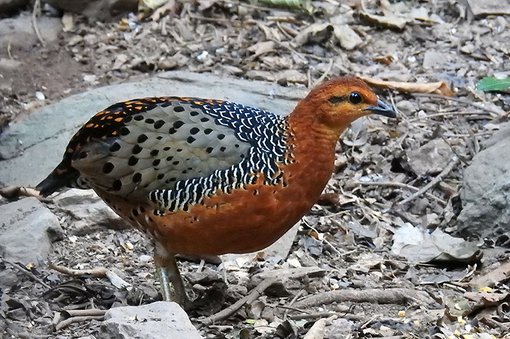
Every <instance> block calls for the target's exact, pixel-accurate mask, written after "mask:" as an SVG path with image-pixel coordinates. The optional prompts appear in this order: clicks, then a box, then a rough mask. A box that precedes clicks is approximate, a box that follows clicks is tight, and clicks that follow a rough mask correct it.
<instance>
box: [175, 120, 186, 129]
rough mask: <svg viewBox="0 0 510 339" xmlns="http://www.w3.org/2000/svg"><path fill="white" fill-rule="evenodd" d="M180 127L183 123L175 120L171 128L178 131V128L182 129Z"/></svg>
mask: <svg viewBox="0 0 510 339" xmlns="http://www.w3.org/2000/svg"><path fill="white" fill-rule="evenodd" d="M182 125H184V122H182V121H180V120H177V121H176V122H174V123H173V125H172V126H173V127H174V128H175V129H179V128H180V127H182Z"/></svg>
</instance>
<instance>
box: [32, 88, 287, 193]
mask: <svg viewBox="0 0 510 339" xmlns="http://www.w3.org/2000/svg"><path fill="white" fill-rule="evenodd" d="M275 119H278V118H276V117H275V115H274V114H272V113H269V112H267V111H263V110H260V109H256V108H252V107H248V106H243V105H239V104H235V103H230V102H225V101H219V100H204V99H196V98H180V97H163V98H145V99H138V100H131V101H126V102H122V103H118V104H115V105H113V106H110V107H109V108H107V109H105V110H104V111H101V112H99V113H97V114H96V115H95V116H94V117H92V118H91V119H90V120H89V121H88V122H87V123H86V124H85V125H84V126H83V127H82V128H81V129H80V130H79V131H78V132H77V133H76V134H75V135H74V137H73V138H72V139H71V141H70V143H69V145H68V147H67V151H66V153H65V155H64V159H63V161H62V163H61V164H60V165H59V166H58V167H57V168H56V169H55V171H54V173H55V172H56V171H59V172H60V173H63V174H65V172H66V171H67V172H68V173H67V174H68V176H69V173H73V172H77V173H78V174H79V177H78V178H75V179H76V180H75V181H77V182H85V183H86V184H87V185H88V186H90V187H95V188H99V189H101V190H102V191H105V192H109V193H112V194H118V195H122V196H126V197H129V196H131V197H133V198H136V197H144V198H146V197H147V195H148V193H149V192H150V191H153V190H155V189H169V190H171V189H173V188H174V187H175V184H176V183H177V182H179V181H182V180H186V179H191V178H197V177H205V176H208V175H210V174H211V173H213V172H214V171H217V170H223V169H226V168H229V167H231V166H233V165H235V164H238V163H239V162H240V161H242V159H243V158H245V157H247V156H248V154H249V150H250V148H252V147H253V146H254V145H256V143H257V141H256V140H255V139H256V138H257V135H259V134H260V133H255V132H257V129H259V127H260V126H263V125H264V124H266V123H268V122H271V121H275ZM254 131H255V132H254ZM59 168H60V169H59ZM75 174H76V173H75ZM50 176H51V175H50ZM39 186H41V187H43V188H44V186H45V185H44V181H43V182H42V183H41V184H40V185H39ZM46 186H48V185H46ZM46 191H47V192H48V191H50V190H49V189H47V190H46Z"/></svg>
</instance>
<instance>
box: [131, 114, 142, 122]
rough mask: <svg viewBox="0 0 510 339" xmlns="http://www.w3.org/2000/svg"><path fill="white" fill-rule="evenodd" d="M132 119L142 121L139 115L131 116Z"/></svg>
mask: <svg viewBox="0 0 510 339" xmlns="http://www.w3.org/2000/svg"><path fill="white" fill-rule="evenodd" d="M133 119H135V121H142V120H143V115H141V114H138V115H135V116H133Z"/></svg>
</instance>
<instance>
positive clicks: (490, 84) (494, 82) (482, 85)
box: [476, 77, 510, 92]
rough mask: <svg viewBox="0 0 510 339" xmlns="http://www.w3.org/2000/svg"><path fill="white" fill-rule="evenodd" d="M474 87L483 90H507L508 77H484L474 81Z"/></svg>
mask: <svg viewBox="0 0 510 339" xmlns="http://www.w3.org/2000/svg"><path fill="white" fill-rule="evenodd" d="M476 89H477V90H479V91H484V92H508V90H509V89H510V77H506V78H502V79H499V78H496V77H485V78H483V79H482V80H480V81H478V82H477V83H476Z"/></svg>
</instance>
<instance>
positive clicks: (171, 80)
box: [0, 72, 305, 186]
mask: <svg viewBox="0 0 510 339" xmlns="http://www.w3.org/2000/svg"><path fill="white" fill-rule="evenodd" d="M304 93H305V90H304V89H296V88H295V87H282V86H278V85H275V84H271V83H267V82H262V81H254V80H250V81H248V80H241V79H234V78H226V77H219V76H215V75H212V74H195V73H189V72H167V73H161V74H159V75H158V76H156V77H154V78H151V79H148V80H146V81H139V82H133V83H126V84H120V85H112V86H107V87H102V88H97V89H94V90H91V91H89V92H86V93H82V94H77V95H73V96H70V97H68V98H66V99H64V100H62V101H60V102H58V103H56V104H53V105H50V106H47V107H45V108H43V109H42V110H40V111H39V112H34V113H33V114H30V115H29V116H28V117H27V118H26V119H25V120H23V121H20V122H18V123H15V124H13V125H12V126H10V128H9V129H7V130H6V131H5V132H3V133H2V134H1V135H0V159H7V160H3V161H0V186H1V185H2V184H3V185H35V184H37V183H38V182H39V181H41V180H42V179H44V178H45V177H46V175H48V174H49V173H50V171H51V170H52V169H53V168H54V167H55V166H56V165H57V164H58V163H59V162H60V160H61V159H62V154H63V153H64V151H65V146H66V145H67V143H68V141H69V139H70V138H71V136H72V135H73V134H74V133H75V132H76V130H77V129H78V128H79V127H80V126H81V125H82V124H83V123H84V122H85V121H87V120H88V119H89V118H90V117H91V116H92V115H93V114H95V113H96V112H97V111H99V110H101V109H103V108H106V107H107V106H109V105H111V104H113V103H115V102H118V101H121V100H127V99H133V98H140V97H145V96H163V95H176V96H197V97H209V98H218V99H227V100H231V101H236V102H239V103H242V104H247V105H251V106H256V107H260V108H264V109H267V110H270V111H273V112H275V113H288V112H290V111H291V110H292V109H293V108H294V106H295V105H296V102H297V101H298V99H299V98H301V97H302V96H303V95H304Z"/></svg>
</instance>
